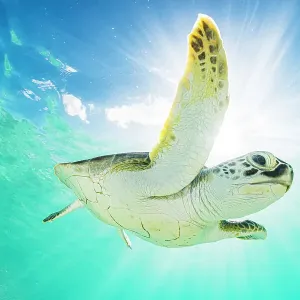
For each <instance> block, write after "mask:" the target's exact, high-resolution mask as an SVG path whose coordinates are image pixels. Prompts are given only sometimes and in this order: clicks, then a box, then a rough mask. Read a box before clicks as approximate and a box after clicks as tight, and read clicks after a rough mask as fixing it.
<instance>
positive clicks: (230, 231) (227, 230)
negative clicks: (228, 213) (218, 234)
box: [219, 220, 267, 240]
mask: <svg viewBox="0 0 300 300" xmlns="http://www.w3.org/2000/svg"><path fill="white" fill-rule="evenodd" d="M219 228H220V230H221V231H222V232H223V233H224V235H225V236H226V237H227V235H228V238H230V237H236V238H238V239H241V240H265V239H266V238H267V230H266V229H265V228H264V227H263V226H262V225H260V224H257V223H255V222H253V221H250V220H246V221H241V222H237V221H225V220H224V221H220V223H219Z"/></svg>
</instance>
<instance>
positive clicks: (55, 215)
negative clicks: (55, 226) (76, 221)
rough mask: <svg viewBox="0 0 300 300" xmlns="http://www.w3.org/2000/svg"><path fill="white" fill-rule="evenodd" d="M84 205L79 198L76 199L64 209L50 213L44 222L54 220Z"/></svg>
mask: <svg viewBox="0 0 300 300" xmlns="http://www.w3.org/2000/svg"><path fill="white" fill-rule="evenodd" d="M82 206H83V204H82V203H81V202H80V201H79V200H76V201H74V202H73V203H71V204H70V205H68V206H66V207H65V208H63V209H62V210H60V211H57V212H54V213H52V214H50V215H49V216H48V217H47V218H45V219H44V220H43V222H44V223H47V222H51V221H54V220H55V219H58V218H60V217H63V216H64V215H66V214H68V213H70V212H72V211H74V210H75V209H77V208H80V207H82Z"/></svg>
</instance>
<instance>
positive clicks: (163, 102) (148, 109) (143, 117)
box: [105, 95, 172, 128]
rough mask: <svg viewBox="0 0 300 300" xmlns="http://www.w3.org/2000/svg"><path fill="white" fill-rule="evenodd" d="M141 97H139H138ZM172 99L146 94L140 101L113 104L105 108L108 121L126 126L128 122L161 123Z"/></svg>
mask: <svg viewBox="0 0 300 300" xmlns="http://www.w3.org/2000/svg"><path fill="white" fill-rule="evenodd" d="M139 99H141V98H139ZM171 104H172V101H170V100H169V99H165V98H162V97H154V96H151V95H148V96H147V97H145V100H144V101H142V102H137V100H135V103H132V104H128V105H121V106H114V107H111V108H106V109H105V114H106V117H107V119H108V120H109V121H111V122H115V123H117V124H118V125H119V126H121V127H123V128H127V127H128V125H129V124H130V123H137V124H141V125H144V126H155V125H162V124H163V122H164V121H165V119H166V118H167V116H168V112H169V111H170V108H171Z"/></svg>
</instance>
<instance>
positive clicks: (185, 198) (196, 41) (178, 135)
mask: <svg viewBox="0 0 300 300" xmlns="http://www.w3.org/2000/svg"><path fill="white" fill-rule="evenodd" d="M228 103H229V96H228V69H227V59H226V54H225V51H224V47H223V42H222V39H221V36H220V32H219V30H218V28H217V25H216V24H215V22H214V21H213V20H212V19H211V18H210V17H209V16H206V15H198V19H197V21H196V23H195V25H194V27H193V29H192V31H191V33H190V34H189V36H188V57H187V63H186V69H185V72H184V75H183V77H182V79H181V81H180V82H179V86H178V89H177V94H176V97H175V100H174V103H173V106H172V108H171V111H170V114H169V117H168V119H167V121H166V123H165V125H164V128H163V130H162V132H161V136H160V139H159V142H158V144H157V145H156V146H155V147H154V148H153V150H152V151H151V152H150V153H148V152H146V153H124V154H115V155H108V156H100V157H96V158H92V159H87V160H83V161H77V162H72V163H61V164H57V165H56V166H55V174H56V176H57V177H58V178H59V179H60V181H61V182H62V183H64V184H65V185H66V186H67V187H69V188H70V189H72V190H73V192H74V193H75V194H76V196H77V198H78V200H76V201H75V202H73V203H72V204H70V205H69V206H67V207H66V208H64V209H62V210H61V211H58V212H56V213H53V214H51V215H50V216H48V217H47V218H45V219H44V222H48V221H52V220H54V219H56V218H58V217H61V216H63V215H65V214H67V213H69V212H71V211H73V210H75V209H76V208H79V207H83V206H85V207H87V208H88V209H89V210H90V211H91V212H92V214H94V215H95V216H96V217H97V218H98V219H100V220H101V221H103V222H104V223H106V224H109V225H111V226H114V227H116V228H117V229H118V231H119V233H120V234H121V237H122V238H123V240H124V241H125V243H126V244H127V246H128V247H131V243H130V240H129V238H128V236H127V234H126V233H125V230H126V231H130V232H131V233H133V234H135V235H136V236H138V237H140V238H142V239H144V240H146V241H149V242H152V243H154V244H156V245H159V246H164V247H184V246H192V245H196V244H200V243H208V242H213V241H218V240H221V239H226V238H233V237H235V238H239V239H244V240H250V239H251V240H253V239H254V240H256V239H265V238H266V236H267V232H266V229H265V228H264V227H263V226H262V225H259V224H257V223H255V222H253V221H249V220H246V221H229V220H228V219H233V218H241V217H244V216H246V215H249V214H252V213H255V212H258V211H260V210H262V209H264V208H265V207H267V206H269V205H270V204H272V203H274V202H275V201H277V200H278V199H279V198H281V197H282V196H283V195H284V194H285V193H286V192H287V191H288V189H289V187H290V186H291V184H292V181H293V169H292V167H291V166H290V165H289V164H287V163H285V162H283V161H282V160H280V159H279V158H276V157H275V156H274V155H273V154H271V153H269V152H264V151H261V152H252V153H249V154H246V155H244V156H241V157H238V158H235V159H232V160H230V161H227V162H223V163H221V164H220V165H217V166H215V167H213V168H207V167H205V165H204V164H205V162H206V160H207V158H208V155H209V153H210V151H211V149H212V146H213V143H214V140H215V137H216V135H217V133H218V130H219V128H220V126H221V123H222V121H223V118H224V115H225V112H226V110H227V107H228ZM224 146H226V145H224Z"/></svg>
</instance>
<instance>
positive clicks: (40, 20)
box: [0, 1, 300, 300]
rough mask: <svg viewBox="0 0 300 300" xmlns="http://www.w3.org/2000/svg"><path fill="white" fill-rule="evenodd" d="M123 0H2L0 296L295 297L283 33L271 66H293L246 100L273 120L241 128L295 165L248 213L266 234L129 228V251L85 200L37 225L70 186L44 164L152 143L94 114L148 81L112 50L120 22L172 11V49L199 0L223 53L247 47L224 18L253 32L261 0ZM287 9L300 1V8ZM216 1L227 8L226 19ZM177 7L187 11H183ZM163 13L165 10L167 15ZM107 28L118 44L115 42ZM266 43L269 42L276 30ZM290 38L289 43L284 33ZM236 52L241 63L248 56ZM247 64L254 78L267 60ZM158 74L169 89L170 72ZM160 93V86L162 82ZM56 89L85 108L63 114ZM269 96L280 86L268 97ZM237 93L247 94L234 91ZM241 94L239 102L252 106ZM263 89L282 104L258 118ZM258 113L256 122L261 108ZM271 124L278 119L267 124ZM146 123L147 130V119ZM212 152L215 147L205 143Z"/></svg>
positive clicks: (295, 121)
mask: <svg viewBox="0 0 300 300" xmlns="http://www.w3.org/2000/svg"><path fill="white" fill-rule="evenodd" d="M125 2H126V1H125ZM135 2H138V1H135ZM146 2H147V3H146ZM122 3H123V2H122ZM122 3H121V2H120V3H119V6H120V7H119V8H120V10H121V11H122V14H121V13H120V12H119V11H117V10H116V9H115V8H114V7H113V6H112V4H111V5H110V4H107V3H106V4H105V5H104V4H103V3H100V2H98V1H86V2H84V3H81V2H80V1H77V2H76V4H73V1H72V3H71V1H65V2H64V3H61V7H60V10H59V11H58V10H57V7H56V6H57V5H55V4H53V3H52V2H51V1H41V3H39V4H36V2H35V1H27V2H26V5H25V4H20V3H18V2H17V1H4V2H3V3H1V5H0V14H1V15H0V17H1V18H0V19H1V23H0V25H1V39H0V40H1V44H0V46H1V47H0V55H1V64H2V66H3V67H2V68H3V69H2V73H1V75H0V79H1V81H0V82H1V86H0V195H1V196H0V300H14V299H15V300H32V299H37V300H48V299H74V300H75V299H87V300H90V299H108V300H110V299H174V300H175V299H205V300H209V299H243V300H247V299H251V300H252V299H258V300H260V299H274V300H275V299H276V300H277V299H300V288H299V279H300V271H299V270H300V250H299V237H300V233H299V232H300V222H299V212H300V210H299V191H298V188H299V181H298V175H297V174H298V170H299V168H300V164H299V154H300V149H299V145H300V141H299V136H300V135H299V133H300V132H299V128H300V127H299V125H300V123H299V117H298V111H299V95H300V93H298V92H299V90H298V88H297V87H298V86H299V68H300V63H299V57H298V56H297V53H296V52H295V49H294V48H296V50H298V49H299V47H291V48H288V46H287V45H286V44H285V43H281V42H280V41H281V40H279V41H278V45H281V46H280V47H281V48H280V49H281V52H280V53H281V54H280V55H281V57H284V59H282V61H278V60H277V69H275V66H274V65H273V64H272V66H274V72H275V71H276V72H277V73H276V74H278V73H280V74H284V75H285V74H287V73H286V72H287V70H289V72H291V73H292V76H289V77H288V76H284V78H285V79H286V80H287V79H290V80H287V81H286V82H285V83H283V82H282V84H281V85H280V86H279V85H274V86H273V85H272V84H271V85H270V86H271V87H272V88H273V90H274V94H270V93H271V92H272V93H273V91H271V92H270V91H268V92H266V93H265V94H264V96H263V97H262V98H260V99H259V101H260V102H259V101H258V100H257V99H256V100H257V101H258V102H255V101H256V100H255V99H254V100H253V105H254V106H255V105H258V104H259V105H260V106H257V107H258V108H256V107H255V110H254V111H255V112H256V114H260V115H262V116H263V117H264V119H263V121H262V123H260V124H261V126H262V128H266V127H264V126H267V123H268V122H269V120H273V119H276V122H273V123H272V124H273V127H268V130H267V131H266V132H263V133H262V132H261V135H257V134H256V133H255V134H253V135H249V136H247V139H245V141H246V140H248V141H249V140H250V141H251V143H252V141H253V140H255V141H256V143H257V144H255V145H254V146H255V147H258V146H259V147H261V148H263V147H265V148H267V149H266V150H270V151H273V150H274V151H275V152H276V154H277V153H279V154H280V157H281V158H283V159H287V160H288V162H289V163H290V164H291V165H292V166H293V168H294V171H295V179H294V183H293V186H292V188H291V190H290V191H289V193H288V194H287V195H286V196H285V197H284V198H283V199H281V200H280V201H279V202H278V203H275V204H274V205H272V206H271V207H269V208H268V209H266V210H265V211H262V212H260V213H258V214H256V215H254V216H251V219H253V220H254V221H257V222H259V223H261V224H263V225H264V226H265V227H266V228H267V230H268V234H269V236H268V238H267V240H265V241H240V240H227V241H221V242H218V243H213V244H203V245H199V246H195V247H191V248H184V249H165V248H160V247H157V246H154V245H152V244H150V243H146V242H145V241H142V240H139V239H138V238H136V237H135V236H133V235H131V234H130V233H129V235H130V239H131V241H132V244H133V250H129V249H127V248H126V247H125V245H124V243H123V241H122V240H121V239H120V237H119V235H118V234H117V233H116V231H115V229H114V228H111V227H109V226H106V225H105V224H103V223H101V222H100V221H98V220H97V219H96V218H94V217H93V216H92V215H91V214H90V213H89V212H88V211H87V210H84V209H81V210H78V211H76V212H73V213H72V214H70V215H67V216H65V217H64V218H61V219H59V220H57V221H55V222H53V223H50V224H43V223H42V219H43V218H44V217H46V216H47V215H48V214H50V213H51V212H53V211H56V210H58V209H61V208H63V207H64V206H66V205H67V204H69V203H70V202H72V201H73V200H74V195H73V194H72V192H71V191H69V190H68V189H67V188H66V187H64V186H63V185H62V184H61V183H60V182H59V181H58V180H57V178H56V177H55V176H54V173H53V166H54V165H55V164H56V163H57V162H65V161H73V160H79V159H84V158H89V157H94V156H100V155H102V154H107V153H114V152H120V151H122V152H123V151H134V150H135V151H137V150H149V149H148V141H145V138H143V137H145V136H147V134H149V137H151V136H152V135H151V134H152V129H149V128H147V126H146V125H139V126H137V125H134V124H133V125H132V127H130V126H128V128H127V129H126V130H127V131H126V130H125V129H124V128H119V127H117V126H115V125H114V124H111V122H109V121H108V120H106V119H105V114H104V113H103V111H104V110H105V108H106V107H111V106H115V105H118V104H119V105H122V104H123V103H124V102H122V100H124V101H125V103H127V104H128V103H129V101H130V100H131V99H132V98H127V96H129V95H132V97H137V95H138V92H137V90H139V91H141V90H143V89H145V90H148V91H149V90H150V91H152V90H153V89H154V88H155V87H156V85H155V83H154V81H153V80H154V79H153V80H149V78H150V77H148V76H149V75H148V72H146V71H145V70H144V69H143V68H142V67H141V66H136V65H134V66H132V65H130V64H129V63H128V62H127V60H125V59H124V60H122V57H123V55H124V53H123V52H122V51H121V50H120V49H124V47H125V46H124V41H125V40H126V39H125V38H123V39H120V40H118V37H119V36H120V35H121V29H120V28H122V26H123V30H124V31H128V32H129V33H128V39H129V36H134V34H135V32H134V31H130V30H132V29H130V28H131V27H133V28H135V29H133V30H140V29H141V26H140V24H143V23H142V20H144V19H143V18H145V17H146V16H147V17H149V15H151V16H152V17H153V19H155V20H156V21H157V20H159V19H160V18H161V19H162V20H161V23H160V24H165V25H161V27H162V28H164V27H163V26H166V27H168V26H170V27H171V28H172V26H173V25H172V24H170V23H172V22H173V21H174V20H179V24H178V31H179V33H178V37H179V38H180V39H179V46H178V47H179V48H180V47H181V45H183V48H184V45H185V44H184V42H185V35H186V33H187V32H188V31H189V30H190V27H191V25H192V24H193V23H194V19H195V16H196V15H197V13H198V12H200V11H201V12H205V13H207V14H210V15H212V16H213V17H216V19H217V21H218V23H220V28H221V30H222V28H224V32H225V36H224V40H225V42H226V41H227V44H228V49H229V53H228V55H229V58H231V61H234V59H233V57H235V55H237V54H236V53H238V52H239V51H237V50H236V49H244V48H237V47H242V46H243V45H242V46H241V45H239V43H241V40H239V36H238V35H237V37H236V38H237V39H236V42H235V43H234V44H230V43H231V42H230V41H231V40H230V37H231V36H230V34H229V29H228V28H230V26H229V25H228V24H227V23H226V22H227V21H228V18H229V17H230V18H235V17H236V23H234V22H233V21H231V22H232V23H231V24H240V27H242V25H243V24H244V25H243V26H244V28H243V30H245V32H246V33H245V34H247V37H248V38H250V37H251V36H252V34H253V33H252V32H253V31H251V30H252V29H253V28H254V32H255V28H256V27H255V26H254V25H255V24H257V22H261V21H262V19H260V18H261V16H262V15H263V13H264V11H265V7H264V6H261V5H260V4H259V2H256V3H254V4H250V2H247V4H243V5H244V6H243V5H242V4H240V5H237V7H233V5H228V4H227V3H226V2H222V1H213V2H212V3H211V4H205V6H204V5H203V6H201V5H199V4H197V3H195V1H191V2H189V1H187V2H186V4H185V5H184V4H183V2H181V1H167V2H166V3H165V4H159V3H156V2H155V1H153V2H151V1H145V3H144V2H140V3H134V1H132V2H131V1H128V4H126V5H125V4H122ZM276 3H277V2H276ZM280 3H281V2H280V1H278V3H277V6H278V7H277V9H280V10H281V12H282V13H284V12H285V10H284V9H285V6H280V5H281V4H282V3H281V4H280ZM279 4H280V5H279ZM148 6H149V8H148ZM214 7H218V10H217V11H216V9H215V8H214ZM293 8H294V11H295V12H297V11H298V10H297V9H298V7H297V6H295V7H293ZM149 10H150V11H151V10H152V11H151V13H149ZM286 10H287V11H288V8H286ZM230 11H231V13H230V14H229V15H228V14H227V13H228V12H230ZM225 12H226V14H225V15H226V17H222V16H223V14H224V13H225ZM273 12H274V13H275V12H276V10H275V9H273ZM214 14H215V16H214ZM180 15H183V16H184V17H182V19H180V18H179V16H180ZM137 16H140V17H139V18H138V17H137ZM164 18H168V20H169V23H166V22H165V21H164V20H165V19H164ZM256 18H258V21H257V20H256ZM226 20H227V21H226ZM245 20H246V21H245ZM283 20H284V21H282V22H283V23H282V24H285V19H283ZM60 22H61V23H60ZM293 22H294V23H293V24H294V25H295V26H294V27H289V28H288V32H289V33H290V36H291V35H292V34H293V37H294V38H295V39H297V36H298V35H299V33H297V28H296V27H297V25H298V23H297V20H293ZM250 23H251V24H252V25H253V28H252V27H251V26H252V25H251V26H250V25H249V24H250ZM226 24H227V25H226ZM245 24H246V25H245ZM280 24H281V23H280ZM131 25H132V26H131ZM222 26H223V27H222ZM298 27H299V26H298ZM95 28H97V30H96V29H95ZM112 28H114V29H112ZM292 28H294V29H293V30H292ZM295 28H296V29H295ZM299 28H300V27H299ZM117 30H119V31H117ZM247 30H248V31H247ZM111 31H117V33H111ZM108 32H109V33H108ZM181 32H182V34H181ZM260 33H262V34H264V31H261V32H260ZM297 34H298V35H297ZM146 35H147V37H146V38H147V40H149V39H151V38H152V39H154V41H152V43H155V41H156V40H155V37H156V35H155V34H153V35H151V33H148V34H146V33H145V32H144V35H143V36H146ZM115 36H116V37H115ZM174 36H175V35H174ZM282 36H284V35H281V36H280V38H281V37H282ZM265 37H267V34H266V35H265ZM116 39H117V41H118V43H119V44H118V45H119V46H120V49H119V50H115V48H116V47H115V45H116ZM103 40H105V41H106V43H104V42H103ZM181 40H183V42H182V41H181ZM251 41H253V40H251ZM64 42H65V43H64ZM159 42H161V41H157V43H158V44H159ZM268 42H269V43H270V44H271V42H274V39H271V40H270V41H268ZM245 43H246V42H245ZM274 43H275V42H274ZM129 44H130V43H129ZM142 44H143V43H142ZM158 44H157V45H158ZM121 45H122V47H121ZM143 45H144V44H143ZM162 45H164V43H162ZM232 45H234V46H232ZM252 45H253V44H252ZM274 45H275V46H276V47H275V46H274V47H275V48H276V55H277V53H278V51H279V50H278V48H277V44H276V43H275V44H274ZM283 45H285V46H286V47H283ZM289 45H294V44H293V40H292V39H291V38H290V39H289ZM244 46H245V45H244ZM246 46H247V47H248V44H246ZM149 47H150V46H149ZM250 47H251V46H250V42H249V49H251V48H250ZM150 48H151V47H150ZM150 48H149V49H150ZM166 48H167V46H166ZM127 49H131V50H132V51H136V52H134V54H135V55H137V57H139V58H140V59H141V60H144V58H145V57H144V56H143V55H144V54H138V53H139V50H137V47H136V46H135V45H127ZM143 49H144V48H143ZM284 49H287V50H286V52H284V51H283V50H284ZM150 50H151V49H150ZM150 50H149V51H150ZM114 51H115V52H114ZM235 51H236V52H235ZM141 53H142V52H141ZM251 53H253V51H252V52H251ZM138 55H140V56H138ZM269 55H270V56H271V55H272V53H271V52H270V53H269ZM127 57H130V55H127ZM150 58H151V57H150ZM256 58H257V57H256ZM291 62H292V64H291ZM172 63H173V62H172ZM241 63H242V61H241ZM243 64H245V65H247V59H246V60H245V61H244V62H243ZM261 65H262V62H260V66H261ZM247 66H248V65H247ZM156 67H157V65H156ZM162 67H164V65H163V66H162ZM254 67H255V66H254V65H253V68H254ZM233 68H234V66H233ZM153 70H154V68H153ZM256 70H257V72H256V74H255V75H256V76H258V75H257V74H259V72H263V71H264V69H260V68H258V69H256ZM153 72H154V71H153ZM241 74H242V73H238V75H234V74H233V77H234V78H235V80H237V79H240V80H241V81H242V80H244V78H243V77H242V76H241ZM268 74H269V73H268ZM151 76H152V75H151ZM246 77H247V76H245V78H246ZM250 77H251V76H250ZM265 77H266V76H262V77H261V78H265ZM261 78H260V80H263V79H261ZM272 78H273V77H272ZM155 80H156V81H159V82H160V81H161V80H162V79H161V77H160V78H158V79H155ZM274 80H275V81H276V80H278V78H274ZM281 80H283V79H281ZM260 82H262V81H260ZM163 84H165V85H164V86H165V87H168V84H169V83H168V82H163ZM249 84H250V83H249ZM137 85H139V88H138V89H137V88H136V86H137ZM120 86H121V87H120ZM124 87H127V88H128V89H127V90H126V93H125V92H124V93H122V97H123V98H122V97H121V98H120V97H117V95H119V94H120V91H121V88H124ZM260 87H262V85H261V86H260ZM151 89H152V90H151ZM162 90H164V88H162ZM270 90H271V89H270ZM286 91H288V92H289V93H288V94H287V92H286ZM234 92H235V91H233V93H234ZM159 93H160V94H163V93H164V91H160V90H159ZM268 93H269V94H268ZM65 94H71V95H75V96H76V97H77V99H81V101H82V104H83V105H85V107H86V111H85V113H84V112H83V111H84V110H82V108H81V110H80V111H81V113H80V112H79V113H78V114H75V115H73V116H72V111H70V110H68V109H67V108H66V105H65V104H64V103H63V99H64V96H63V95H65ZM275 94H277V95H281V96H282V97H281V96H280V99H277V98H274V97H273V96H272V97H271V96H270V95H275ZM255 95H260V94H259V93H257V94H255ZM294 95H296V96H294ZM164 96H165V95H164ZM241 99H248V98H247V97H246V96H245V95H243V97H241ZM237 100H238V97H237V98H234V97H233V99H232V103H233V105H236V107H238V104H237V102H238V101H237ZM239 101H242V100H239ZM245 101H246V100H244V102H242V104H241V106H245V105H248V104H246V102H245ZM270 101H273V102H272V105H273V106H272V107H277V108H278V109H277V111H271V113H270V118H267V117H268V116H269V115H267V114H266V111H268V109H267V108H266V107H268V104H269V103H270ZM283 101H285V102H284V105H283V104H282V102H283ZM89 104H93V105H94V108H93V109H92V108H91V106H89ZM76 107H77V108H78V106H76ZM287 107H288V108H289V109H288V108H287ZM73 108H74V107H73ZM238 108H239V109H240V107H238ZM249 109H250V108H249ZM73 112H74V111H73ZM85 114H86V115H85ZM245 118H246V117H244V119H243V120H245ZM255 120H256V121H255V122H259V121H257V120H258V118H256V119H255ZM87 122H89V123H87ZM255 122H254V121H253V126H254V125H255V124H256V123H255ZM254 123H255V124H254ZM251 124H252V123H251ZM276 124H282V125H281V126H279V127H276ZM287 124H290V125H289V126H290V127H288V125H287ZM127 125H128V124H127ZM129 125H130V124H129ZM143 126H144V127H143ZM239 126H241V125H239ZM251 126H252V125H251ZM251 126H250V127H251ZM150 128H151V126H150ZM278 128H279V129H280V128H281V129H282V130H281V131H280V130H279V129H278ZM153 131H154V133H157V129H156V127H155V129H153ZM262 131H263V130H262ZM275 131H276V134H274V132H275ZM260 145H261V146H260ZM226 146H227V147H228V144H227V145H226ZM245 147H246V146H245ZM248 147H249V149H250V148H251V147H252V146H251V145H249V146H248ZM219 150H221V149H218V151H219ZM243 150H244V148H243ZM257 150H258V149H257ZM218 151H217V150H216V149H214V153H216V152H218ZM232 151H233V152H232V153H234V155H235V151H236V152H239V151H241V150H239V149H237V148H235V149H233V150H232ZM232 153H231V154H230V155H233V154H232ZM239 154H242V153H239ZM228 155H229V154H228Z"/></svg>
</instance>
